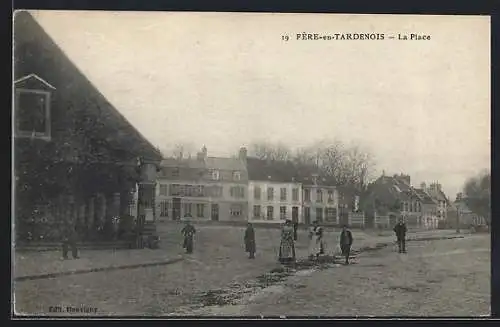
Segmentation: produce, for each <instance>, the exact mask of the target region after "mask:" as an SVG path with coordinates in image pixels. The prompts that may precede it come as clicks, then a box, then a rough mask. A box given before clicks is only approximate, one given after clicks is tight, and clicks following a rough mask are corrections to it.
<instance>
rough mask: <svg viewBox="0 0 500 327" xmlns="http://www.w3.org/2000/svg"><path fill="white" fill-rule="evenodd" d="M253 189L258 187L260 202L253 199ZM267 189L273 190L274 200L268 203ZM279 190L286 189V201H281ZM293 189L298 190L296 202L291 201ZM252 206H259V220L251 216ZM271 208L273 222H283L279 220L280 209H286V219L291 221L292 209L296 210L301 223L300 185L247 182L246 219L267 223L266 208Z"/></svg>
mask: <svg viewBox="0 0 500 327" xmlns="http://www.w3.org/2000/svg"><path fill="white" fill-rule="evenodd" d="M255 187H260V190H261V192H260V200H259V199H255V197H254V189H255ZM268 187H272V188H273V189H274V198H273V200H271V201H269V200H268V198H267V196H268V194H267V189H268ZM281 188H285V189H286V193H287V194H286V195H287V197H286V201H281V199H280V196H281ZM293 189H297V190H298V198H297V201H293V200H292V193H293ZM254 205H260V206H261V218H260V219H255V217H254V214H253V208H254ZM268 206H272V207H273V208H274V216H273V220H272V221H273V222H283V220H281V219H280V207H281V206H285V207H286V218H287V219H292V208H293V207H297V208H298V217H299V222H302V185H301V184H300V183H275V182H269V181H249V182H248V217H249V220H252V221H268V220H267V207H268Z"/></svg>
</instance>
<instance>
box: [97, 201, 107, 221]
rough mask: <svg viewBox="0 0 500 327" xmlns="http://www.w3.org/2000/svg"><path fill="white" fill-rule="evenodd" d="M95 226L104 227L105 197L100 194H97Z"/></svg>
mask: <svg viewBox="0 0 500 327" xmlns="http://www.w3.org/2000/svg"><path fill="white" fill-rule="evenodd" d="M97 201H98V204H97V208H98V209H97V226H100V227H104V222H105V219H106V197H105V196H104V194H102V193H98V194H97Z"/></svg>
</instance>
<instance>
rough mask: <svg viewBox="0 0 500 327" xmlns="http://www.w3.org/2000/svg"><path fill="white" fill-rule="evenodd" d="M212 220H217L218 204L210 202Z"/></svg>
mask: <svg viewBox="0 0 500 327" xmlns="http://www.w3.org/2000/svg"><path fill="white" fill-rule="evenodd" d="M211 217H212V220H213V221H219V204H217V203H212V215H211Z"/></svg>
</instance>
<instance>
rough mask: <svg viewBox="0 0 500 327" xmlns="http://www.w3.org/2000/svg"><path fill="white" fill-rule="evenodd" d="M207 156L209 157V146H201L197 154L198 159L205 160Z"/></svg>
mask: <svg viewBox="0 0 500 327" xmlns="http://www.w3.org/2000/svg"><path fill="white" fill-rule="evenodd" d="M206 158H207V148H206V147H205V146H203V148H201V151H200V152H198V153H197V154H196V159H197V160H200V161H205V159H206Z"/></svg>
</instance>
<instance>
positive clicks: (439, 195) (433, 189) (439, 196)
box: [420, 182, 450, 221]
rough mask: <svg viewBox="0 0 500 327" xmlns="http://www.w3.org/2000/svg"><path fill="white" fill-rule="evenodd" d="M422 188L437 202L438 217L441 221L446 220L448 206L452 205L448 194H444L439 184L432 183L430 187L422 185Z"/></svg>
mask: <svg viewBox="0 0 500 327" xmlns="http://www.w3.org/2000/svg"><path fill="white" fill-rule="evenodd" d="M420 188H421V189H422V190H424V191H425V192H426V193H427V194H429V195H430V196H431V197H432V198H433V199H434V200H435V201H436V202H437V217H438V219H439V220H440V221H444V220H446V218H447V217H446V216H447V212H448V205H449V204H450V202H449V200H448V198H447V197H446V194H444V192H443V189H442V186H441V184H440V183H438V182H434V183H431V184H430V185H429V186H427V185H426V183H422V184H421V185H420Z"/></svg>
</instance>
